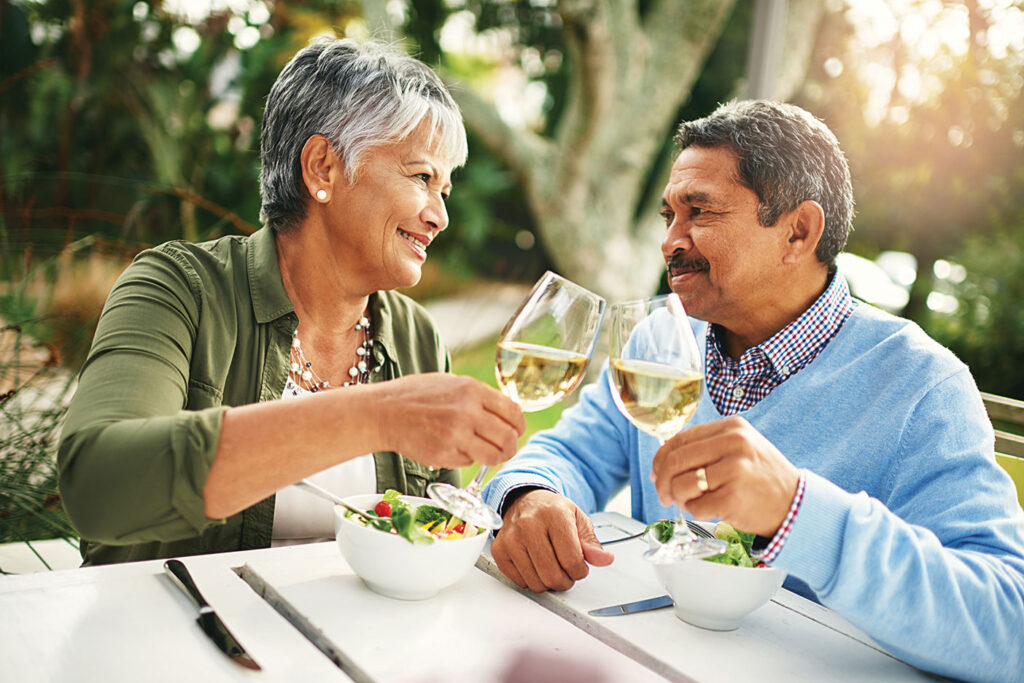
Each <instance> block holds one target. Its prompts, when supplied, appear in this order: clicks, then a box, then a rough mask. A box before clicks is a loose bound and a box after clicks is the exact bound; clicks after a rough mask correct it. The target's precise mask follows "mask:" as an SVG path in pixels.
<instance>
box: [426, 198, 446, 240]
mask: <svg viewBox="0 0 1024 683" xmlns="http://www.w3.org/2000/svg"><path fill="white" fill-rule="evenodd" d="M422 217H423V220H424V221H425V222H426V223H427V224H429V225H430V226H431V227H432V228H434V229H435V230H437V231H438V232H441V231H442V230H444V229H445V228H447V227H448V207H446V206H445V204H444V198H443V197H441V194H440V193H434V194H432V196H431V199H430V201H429V202H427V206H426V207H425V208H424V209H423V214H422Z"/></svg>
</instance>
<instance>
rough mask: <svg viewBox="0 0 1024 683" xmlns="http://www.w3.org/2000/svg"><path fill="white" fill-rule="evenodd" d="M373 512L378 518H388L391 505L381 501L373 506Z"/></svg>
mask: <svg viewBox="0 0 1024 683" xmlns="http://www.w3.org/2000/svg"><path fill="white" fill-rule="evenodd" d="M373 511H374V513H376V515H377V516H378V517H390V516H391V503H389V502H387V501H386V500H382V501H380V502H379V503H377V504H376V505H374V506H373Z"/></svg>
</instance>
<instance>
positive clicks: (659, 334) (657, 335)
mask: <svg viewBox="0 0 1024 683" xmlns="http://www.w3.org/2000/svg"><path fill="white" fill-rule="evenodd" d="M609 324H610V328H611V329H610V339H609V342H610V345H611V346H610V353H609V358H608V382H609V384H610V385H611V391H612V396H613V397H614V399H615V404H616V405H617V406H618V407H619V410H621V411H622V414H623V415H625V416H626V418H628V419H629V421H630V422H632V423H633V424H634V425H636V427H637V428H638V429H640V430H641V431H643V432H646V433H648V434H650V435H652V436H654V437H656V438H657V439H658V441H659V443H661V444H664V443H665V440H666V439H668V438H670V437H672V436H674V435H675V434H677V433H678V432H679V431H681V430H682V429H683V427H684V426H686V423H687V422H689V421H690V418H691V417H693V414H694V412H696V410H697V404H698V403H699V402H700V395H701V390H702V387H703V384H704V371H703V368H702V365H703V364H702V363H701V357H700V350H699V349H698V347H697V340H696V338H695V337H694V336H693V328H692V327H691V326H690V321H689V319H688V318H687V316H686V311H685V310H684V309H683V304H682V302H681V301H680V300H679V296H678V295H677V294H674V293H673V294H668V295H663V296H656V297H650V298H648V299H640V300H638V301H628V302H625V303H620V304H615V305H614V306H612V307H611V314H610V316H609ZM727 546H728V544H727V543H725V542H724V541H719V540H713V539H705V538H698V537H697V536H695V535H694V534H693V532H692V531H690V529H689V527H688V526H687V525H686V520H685V519H684V517H683V513H682V510H681V509H680V511H679V519H678V520H677V521H676V523H675V531H674V533H673V536H672V538H671V539H670V540H669V542H668V543H663V544H661V545H659V546H658V547H657V548H654V549H652V550H649V551H647V552H646V553H645V556H646V557H647V559H649V560H651V561H652V562H655V563H659V564H660V563H669V562H676V561H678V560H683V559H699V558H702V557H708V556H710V555H717V554H719V553H721V552H723V551H724V550H725V549H726V547H727Z"/></svg>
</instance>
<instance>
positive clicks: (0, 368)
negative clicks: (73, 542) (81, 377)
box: [0, 324, 75, 573]
mask: <svg viewBox="0 0 1024 683" xmlns="http://www.w3.org/2000/svg"><path fill="white" fill-rule="evenodd" d="M71 385H72V376H71V373H69V372H66V371H62V370H61V369H60V368H59V367H58V366H57V362H56V358H55V355H54V352H53V351H52V350H50V351H47V350H45V349H44V348H43V347H40V346H39V345H37V344H35V343H34V342H32V341H31V340H30V339H29V338H28V337H27V336H26V335H24V334H23V332H22V330H21V328H20V327H18V326H16V325H10V324H7V325H4V326H3V327H2V328H0V543H7V542H12V541H29V540H36V539H46V538H68V537H71V536H74V535H75V534H74V530H73V529H72V527H71V524H70V522H69V521H68V519H67V516H66V515H65V514H64V509H63V506H62V505H61V501H60V496H59V494H58V492H57V467H56V462H55V454H56V448H57V437H58V434H59V429H60V424H61V420H62V419H63V416H64V412H65V410H66V407H67V397H68V396H69V394H70V391H71ZM2 572H3V569H2V568H0V573H2Z"/></svg>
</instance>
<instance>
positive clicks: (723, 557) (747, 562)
mask: <svg viewBox="0 0 1024 683" xmlns="http://www.w3.org/2000/svg"><path fill="white" fill-rule="evenodd" d="M652 530H653V531H654V537H655V538H656V539H657V541H658V542H659V543H667V542H668V541H669V539H670V538H672V533H673V531H674V530H675V522H674V521H673V520H671V519H660V520H658V521H657V522H652V523H651V524H648V525H647V529H646V531H652ZM715 538H718V539H721V540H723V541H725V542H727V543H728V544H729V546H728V547H727V548H726V549H725V552H724V553H720V554H718V555H712V556H711V557H705V558H704V561H705V562H716V563H718V564H728V565H733V566H736V567H753V566H755V565H757V564H758V563H757V562H756V561H755V560H754V559H753V558H752V557H751V556H750V552H751V551H750V547H751V545H752V544H753V543H754V534H750V533H747V532H746V531H739V530H738V529H736V528H734V527H733V526H732V525H731V524H729V523H728V522H719V523H718V524H716V525H715Z"/></svg>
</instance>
